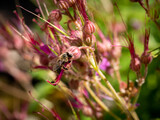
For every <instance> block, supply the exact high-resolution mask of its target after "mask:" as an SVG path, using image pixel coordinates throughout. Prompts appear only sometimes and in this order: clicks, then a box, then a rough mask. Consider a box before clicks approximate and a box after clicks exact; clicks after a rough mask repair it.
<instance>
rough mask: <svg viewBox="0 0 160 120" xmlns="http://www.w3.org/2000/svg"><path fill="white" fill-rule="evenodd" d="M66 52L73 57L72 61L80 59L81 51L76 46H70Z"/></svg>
mask: <svg viewBox="0 0 160 120" xmlns="http://www.w3.org/2000/svg"><path fill="white" fill-rule="evenodd" d="M67 52H68V53H70V54H72V55H73V58H72V59H73V60H77V59H79V58H80V57H81V50H80V49H79V48H78V47H76V46H71V47H70V48H68V50H67Z"/></svg>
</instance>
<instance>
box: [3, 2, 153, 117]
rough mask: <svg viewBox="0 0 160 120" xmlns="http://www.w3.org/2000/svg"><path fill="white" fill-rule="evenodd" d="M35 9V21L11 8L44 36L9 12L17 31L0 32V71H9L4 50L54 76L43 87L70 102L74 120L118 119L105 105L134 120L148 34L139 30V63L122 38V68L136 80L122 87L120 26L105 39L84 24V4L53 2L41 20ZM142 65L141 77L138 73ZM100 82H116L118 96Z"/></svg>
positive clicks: (112, 27)
mask: <svg viewBox="0 0 160 120" xmlns="http://www.w3.org/2000/svg"><path fill="white" fill-rule="evenodd" d="M132 2H139V3H141V0H132ZM37 3H38V7H39V15H37V14H35V13H33V12H31V11H29V10H27V9H25V8H23V7H22V6H17V7H18V8H21V9H22V10H25V11H26V12H29V13H31V14H33V15H35V16H36V17H37V18H36V19H33V21H34V22H35V23H36V24H37V25H38V26H39V28H40V30H41V31H42V32H43V33H44V36H43V38H42V37H41V36H40V35H39V34H35V33H34V32H33V31H32V30H31V29H30V28H29V27H28V26H27V25H26V24H25V22H24V20H23V18H21V17H19V15H18V14H17V13H16V12H15V15H16V16H17V19H18V25H20V28H17V27H14V26H12V25H10V24H7V26H2V28H1V29H0V32H1V33H2V34H3V35H2V36H3V39H5V42H6V43H5V42H4V40H1V41H0V46H2V47H0V50H1V51H3V52H4V53H6V54H0V56H1V58H0V70H5V69H6V68H7V70H6V71H9V70H10V69H9V67H6V66H7V65H6V63H5V61H6V60H8V58H7V57H6V55H7V54H8V50H9V49H14V50H16V51H18V53H19V54H20V55H22V56H23V59H25V60H27V61H30V62H32V68H34V69H44V70H48V71H51V72H53V73H55V74H56V77H55V79H53V78H52V80H51V81H50V80H47V82H48V83H50V84H51V85H53V87H55V86H58V88H59V89H61V90H62V91H64V94H67V95H69V96H70V97H68V98H67V99H68V101H69V105H70V106H71V108H72V111H73V113H74V115H75V117H76V118H77V119H78V117H79V116H78V110H81V111H82V113H83V114H84V115H86V116H89V117H92V118H96V119H102V118H103V115H104V114H103V113H104V111H105V112H107V113H108V114H110V115H111V116H112V117H113V118H115V119H120V116H117V115H115V114H114V113H113V112H112V111H111V109H110V107H108V106H107V104H105V102H106V101H107V102H109V103H111V104H113V103H115V104H116V105H117V106H118V107H119V108H120V110H123V112H124V113H125V114H126V118H128V119H129V120H130V119H135V120H138V116H137V115H136V112H135V109H136V108H137V106H136V105H137V96H138V94H139V92H140V88H141V86H142V84H143V83H144V81H145V78H146V75H147V67H148V64H150V63H151V61H152V56H151V54H150V53H149V47H148V44H149V35H150V30H149V29H146V30H145V37H144V52H143V53H142V55H141V57H140V56H139V55H138V54H136V51H135V46H134V41H133V38H132V37H131V36H130V35H128V33H127V38H126V40H127V43H128V44H127V48H128V49H129V52H130V55H131V61H130V67H128V68H130V69H131V70H132V71H134V72H135V73H136V75H137V80H136V82H133V81H130V80H128V81H127V82H124V81H123V80H121V76H120V72H119V69H120V67H119V63H120V57H121V50H122V46H121V38H122V37H123V36H122V34H121V33H124V32H126V30H127V28H126V26H125V25H124V24H122V23H120V22H112V23H111V24H110V26H109V30H110V31H111V34H112V35H111V37H110V36H107V37H106V36H105V35H104V34H103V32H102V31H101V29H100V28H99V27H98V25H97V24H96V23H94V22H92V21H91V20H90V16H89V14H88V13H87V9H86V5H87V3H86V0H53V3H54V4H55V6H56V7H57V8H56V9H54V10H52V11H48V9H47V8H46V7H45V10H46V15H45V14H44V11H43V10H42V8H41V5H40V3H39V0H37ZM44 5H45V3H44ZM41 16H42V17H41ZM65 18H66V19H65ZM63 19H64V20H66V21H65V24H62V20H63ZM8 30H10V31H8ZM94 33H96V35H95V34H94ZM97 36H98V37H97ZM1 38H2V37H1ZM6 45H7V46H6ZM143 64H144V65H145V70H144V71H143V72H144V75H143V74H142V73H141V71H142V70H141V68H142V65H143ZM4 65H5V66H4ZM12 68H13V67H12ZM10 71H11V70H10ZM104 73H105V74H104ZM26 74H27V73H25V75H26ZM19 75H20V74H19ZM26 76H27V75H26ZM26 76H25V78H26ZM106 76H110V77H111V78H113V79H117V81H118V84H119V91H120V92H119V93H118V92H117V91H116V90H115V89H114V88H113V86H112V85H111V83H110V82H109V80H108V79H107V78H106ZM53 77H54V76H53ZM22 78H23V77H21V79H22ZM17 79H18V77H17ZM28 79H29V78H28ZM66 81H67V82H66ZM102 81H103V82H105V83H104V84H105V85H104V84H102ZM64 86H65V89H64V88H63V87H64ZM106 86H107V87H106ZM35 101H38V100H37V99H36V100H35ZM38 103H39V101H38ZM42 106H43V105H42ZM73 107H74V108H75V109H76V111H74V108H73ZM49 111H50V110H49ZM51 113H52V114H53V117H55V119H59V120H60V119H61V118H60V117H59V115H58V113H56V112H53V111H52V112H51Z"/></svg>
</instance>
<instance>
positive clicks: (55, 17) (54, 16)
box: [48, 9, 62, 22]
mask: <svg viewBox="0 0 160 120" xmlns="http://www.w3.org/2000/svg"><path fill="white" fill-rule="evenodd" d="M48 19H49V20H50V21H57V22H59V21H61V19H62V14H61V12H60V10H58V9H56V10H53V11H51V12H50V14H49V16H48Z"/></svg>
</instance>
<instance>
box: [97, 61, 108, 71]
mask: <svg viewBox="0 0 160 120" xmlns="http://www.w3.org/2000/svg"><path fill="white" fill-rule="evenodd" d="M109 66H110V63H109V61H108V60H107V59H106V58H103V60H102V62H101V64H100V66H99V68H100V69H101V70H104V71H105V70H106V69H107V67H109Z"/></svg>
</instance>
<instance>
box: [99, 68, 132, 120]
mask: <svg viewBox="0 0 160 120" xmlns="http://www.w3.org/2000/svg"><path fill="white" fill-rule="evenodd" d="M97 73H98V74H99V76H100V77H101V78H102V79H103V80H104V81H105V82H106V85H107V87H108V88H109V89H110V90H111V92H112V94H113V95H114V97H115V99H116V100H117V101H118V102H119V103H120V104H121V105H122V107H123V110H124V112H125V113H126V114H127V115H129V116H130V117H131V118H132V119H133V120H134V118H133V116H132V115H131V113H130V111H129V110H128V109H127V107H126V106H125V103H124V101H123V100H122V99H121V98H120V96H119V95H118V94H117V92H116V91H115V89H114V88H113V87H112V85H111V83H110V82H109V81H108V80H107V79H106V77H105V76H104V74H103V73H102V72H101V71H100V69H98V70H97Z"/></svg>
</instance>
